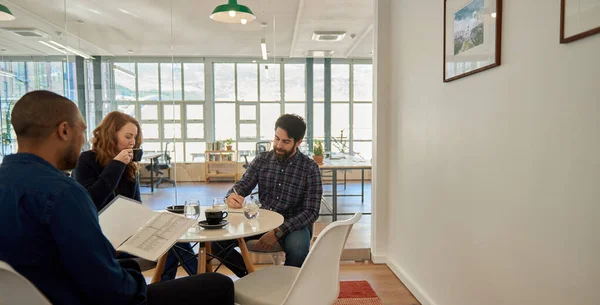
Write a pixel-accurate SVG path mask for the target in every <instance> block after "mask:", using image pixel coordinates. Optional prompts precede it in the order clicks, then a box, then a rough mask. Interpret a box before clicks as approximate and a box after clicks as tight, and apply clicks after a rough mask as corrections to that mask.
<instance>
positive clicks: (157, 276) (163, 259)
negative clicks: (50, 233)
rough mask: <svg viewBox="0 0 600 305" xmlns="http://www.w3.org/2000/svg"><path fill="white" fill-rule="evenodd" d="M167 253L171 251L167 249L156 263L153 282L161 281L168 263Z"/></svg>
mask: <svg viewBox="0 0 600 305" xmlns="http://www.w3.org/2000/svg"><path fill="white" fill-rule="evenodd" d="M167 255H169V251H167V252H166V253H165V254H164V255H163V256H161V258H160V259H159V260H158V263H157V264H156V268H154V275H152V282H151V283H152V284H154V283H158V282H160V279H161V278H162V274H163V270H164V269H165V264H166V263H167Z"/></svg>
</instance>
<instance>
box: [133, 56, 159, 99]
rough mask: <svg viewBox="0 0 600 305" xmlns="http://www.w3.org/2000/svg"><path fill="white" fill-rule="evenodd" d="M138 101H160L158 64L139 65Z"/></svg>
mask: <svg viewBox="0 0 600 305" xmlns="http://www.w3.org/2000/svg"><path fill="white" fill-rule="evenodd" d="M137 67H138V74H137V77H138V86H139V87H138V91H139V92H138V99H139V100H140V101H158V64H157V63H138V64H137Z"/></svg>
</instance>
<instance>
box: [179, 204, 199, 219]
mask: <svg viewBox="0 0 600 305" xmlns="http://www.w3.org/2000/svg"><path fill="white" fill-rule="evenodd" d="M183 214H184V215H185V217H187V218H190V219H198V216H200V201H199V200H187V201H186V202H185V205H184V206H183Z"/></svg>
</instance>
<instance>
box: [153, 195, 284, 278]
mask: <svg viewBox="0 0 600 305" xmlns="http://www.w3.org/2000/svg"><path fill="white" fill-rule="evenodd" d="M207 208H210V207H200V217H199V218H198V221H200V220H204V219H206V218H205V216H204V211H205V210H206V209H207ZM228 213H229V215H228V216H227V218H226V219H227V221H229V224H227V225H225V226H224V227H223V228H221V229H204V228H202V227H200V226H198V224H196V225H194V226H193V227H191V228H190V229H189V230H188V231H187V232H186V233H184V234H183V235H182V236H181V237H180V238H179V240H178V241H177V242H180V243H181V242H198V243H203V244H200V251H199V252H198V274H200V273H204V272H206V271H209V272H210V271H212V265H210V264H208V265H207V264H206V253H211V249H210V242H213V241H222V240H231V239H237V241H238V245H239V247H240V250H241V252H242V257H243V258H244V264H245V265H246V269H248V272H249V273H251V272H254V264H253V263H252V259H251V257H250V253H249V252H248V247H246V242H245V240H244V238H245V237H249V236H254V235H259V234H263V233H266V232H269V231H271V230H273V229H275V228H277V227H279V226H280V225H281V224H283V216H281V214H279V213H276V212H273V211H269V210H264V209H261V210H260V212H259V213H258V217H257V218H256V219H254V220H252V221H249V220H247V219H246V217H244V214H243V212H242V210H241V209H238V210H234V209H229V211H228ZM168 253H169V252H167V253H165V254H164V255H163V256H162V257H161V258H160V260H159V261H158V263H157V265H156V268H155V271H154V276H153V277H152V283H156V282H158V281H160V278H161V277H162V272H163V269H164V266H165V263H166V260H167V255H168Z"/></svg>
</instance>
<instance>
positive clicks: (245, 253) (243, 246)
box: [238, 238, 254, 273]
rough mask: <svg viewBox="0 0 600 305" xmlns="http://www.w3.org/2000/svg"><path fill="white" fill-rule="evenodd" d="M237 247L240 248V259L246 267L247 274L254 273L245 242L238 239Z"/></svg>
mask: <svg viewBox="0 0 600 305" xmlns="http://www.w3.org/2000/svg"><path fill="white" fill-rule="evenodd" d="M238 246H240V250H241V251H242V257H243V258H244V264H245V265H246V269H247V270H248V273H252V272H254V263H252V258H251V257H250V252H248V247H247V246H246V241H245V240H244V239H243V238H238Z"/></svg>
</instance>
